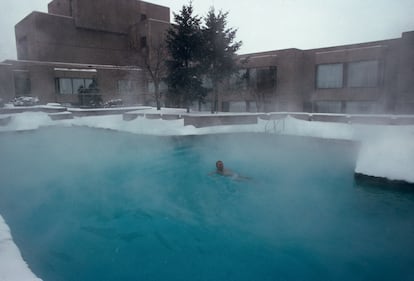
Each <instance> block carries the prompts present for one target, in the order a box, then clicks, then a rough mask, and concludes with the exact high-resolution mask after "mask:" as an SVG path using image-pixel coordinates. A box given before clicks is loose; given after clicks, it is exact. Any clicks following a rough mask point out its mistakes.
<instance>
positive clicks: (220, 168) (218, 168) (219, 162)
mask: <svg viewBox="0 0 414 281" xmlns="http://www.w3.org/2000/svg"><path fill="white" fill-rule="evenodd" d="M216 168H217V170H219V171H223V169H224V164H223V161H221V160H218V161H217V162H216Z"/></svg>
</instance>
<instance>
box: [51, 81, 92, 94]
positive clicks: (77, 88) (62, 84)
mask: <svg viewBox="0 0 414 281" xmlns="http://www.w3.org/2000/svg"><path fill="white" fill-rule="evenodd" d="M56 85H57V89H58V93H59V94H62V95H77V94H79V93H80V92H83V90H96V80H95V79H90V78H87V79H85V78H57V79H56Z"/></svg>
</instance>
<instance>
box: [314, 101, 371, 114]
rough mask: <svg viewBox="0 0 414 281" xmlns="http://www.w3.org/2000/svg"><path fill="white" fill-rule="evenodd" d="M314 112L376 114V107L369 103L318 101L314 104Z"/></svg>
mask: <svg viewBox="0 0 414 281" xmlns="http://www.w3.org/2000/svg"><path fill="white" fill-rule="evenodd" d="M314 112H324V113H347V114H356V113H361V112H364V113H377V112H378V110H377V105H376V104H375V103H374V102H370V101H318V102H315V104H314Z"/></svg>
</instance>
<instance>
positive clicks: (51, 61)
mask: <svg viewBox="0 0 414 281" xmlns="http://www.w3.org/2000/svg"><path fill="white" fill-rule="evenodd" d="M169 27H170V10H169V8H167V7H162V6H159V5H154V4H151V3H147V2H143V1H138V0H116V1H115V0H99V1H98V0H89V1H85V0H54V1H52V2H50V3H49V5H48V13H39V12H33V13H31V14H29V15H28V16H27V17H25V18H24V19H23V20H22V21H21V22H19V23H18V24H17V25H16V27H15V33H16V45H17V56H18V60H7V61H4V62H3V63H0V97H2V98H3V100H4V101H8V100H10V99H12V98H13V97H16V96H26V95H30V96H37V97H39V98H40V101H41V102H42V103H46V102H59V103H64V104H77V103H79V97H78V94H79V93H80V92H88V91H89V92H94V91H98V92H99V95H100V96H102V99H103V100H104V101H106V100H110V99H122V100H124V102H125V103H126V104H145V105H154V99H153V95H152V91H153V87H152V83H151V80H150V78H149V76H148V74H147V72H146V69H145V61H144V56H143V55H142V53H143V50H144V51H145V53H146V54H147V55H149V56H150V57H151V52H153V51H154V50H155V49H156V48H157V46H159V45H160V44H161V43H162V42H163V40H164V36H165V31H166V30H167V29H168V28H169ZM153 57H154V56H153ZM237 60H238V62H239V66H240V71H239V73H238V75H235V76H234V77H232V78H231V79H230V80H229V81H227V82H226V83H224V84H223V85H222V89H221V94H220V96H219V110H221V111H253V112H254V111H267V112H269V111H307V112H331V113H396V114H403V113H410V114H412V113H414V32H405V33H403V34H402V36H401V37H400V38H395V39H389V40H382V41H377V42H368V43H361V44H352V45H345V46H335V47H327V48H319V49H311V50H299V49H286V50H276V51H269V52H262V53H254V54H245V55H240V56H238V57H237ZM164 90H165V89H163V91H164ZM204 109H206V110H208V109H209V105H208V101H207V104H205V105H204Z"/></svg>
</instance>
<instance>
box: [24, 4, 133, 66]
mask: <svg viewBox="0 0 414 281" xmlns="http://www.w3.org/2000/svg"><path fill="white" fill-rule="evenodd" d="M62 34H64V36H62ZM23 41H26V42H27V44H28V46H29V48H28V51H27V52H26V51H25V48H24V46H23V45H22V44H19V42H23ZM16 42H18V50H17V57H18V59H19V60H35V61H52V62H70V63H90V64H114V65H134V64H136V57H137V54H136V53H134V52H133V51H132V50H130V48H129V45H128V37H127V35H123V34H116V33H105V32H96V31H92V30H88V29H77V28H76V27H75V25H74V20H73V18H70V17H63V16H55V15H49V14H44V13H38V12H33V13H31V14H30V15H29V16H28V17H26V18H25V19H24V20H23V21H21V22H20V23H19V24H18V25H16Z"/></svg>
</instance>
